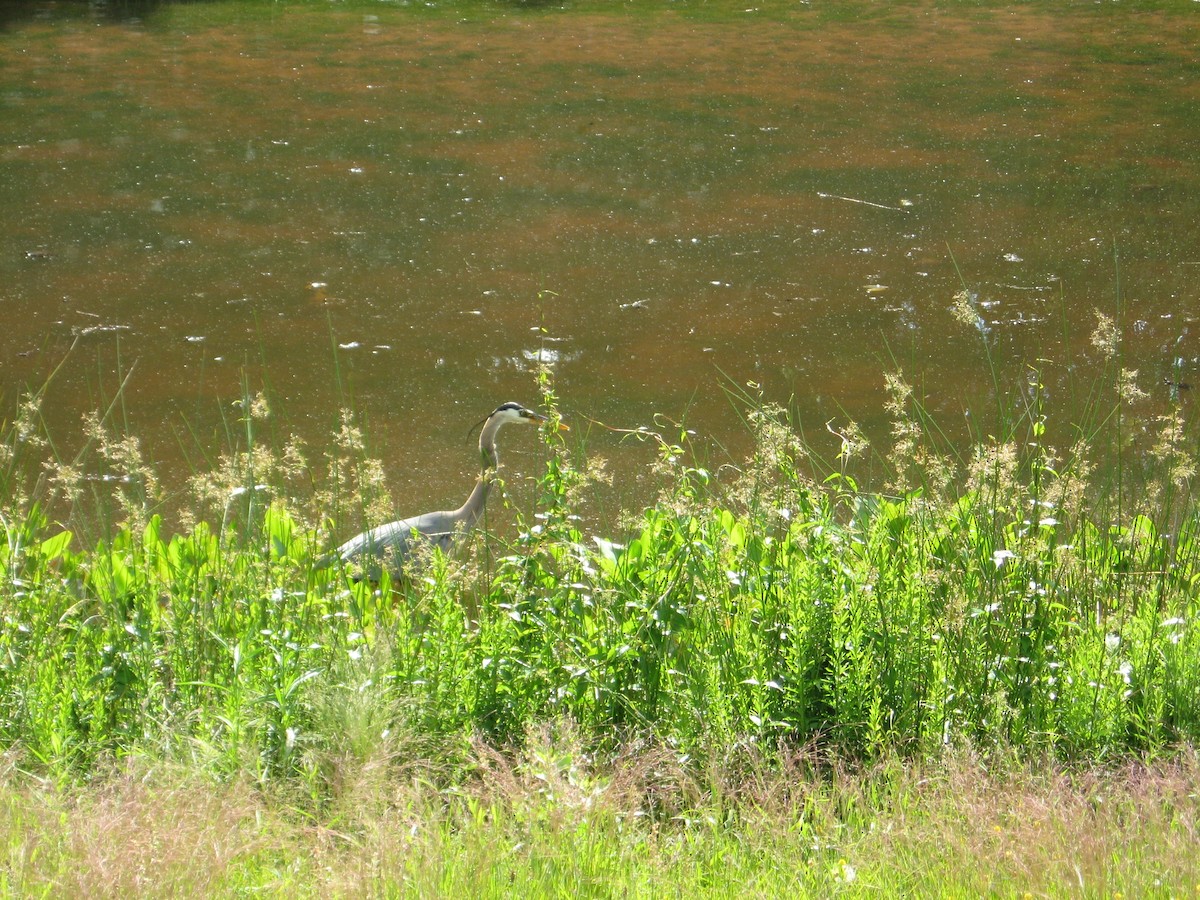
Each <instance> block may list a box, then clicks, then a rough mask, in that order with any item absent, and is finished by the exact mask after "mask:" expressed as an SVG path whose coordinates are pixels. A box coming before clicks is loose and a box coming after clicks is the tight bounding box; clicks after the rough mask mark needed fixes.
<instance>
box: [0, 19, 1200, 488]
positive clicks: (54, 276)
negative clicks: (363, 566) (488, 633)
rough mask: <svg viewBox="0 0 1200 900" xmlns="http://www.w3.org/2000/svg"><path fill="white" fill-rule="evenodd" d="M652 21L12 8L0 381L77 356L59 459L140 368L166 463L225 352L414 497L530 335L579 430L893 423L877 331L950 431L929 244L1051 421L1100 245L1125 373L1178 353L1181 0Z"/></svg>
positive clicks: (947, 299)
mask: <svg viewBox="0 0 1200 900" xmlns="http://www.w3.org/2000/svg"><path fill="white" fill-rule="evenodd" d="M655 5H656V4H645V5H643V7H642V8H641V9H639V10H637V11H635V12H632V13H631V12H628V11H620V12H613V13H608V14H606V13H603V12H598V11H596V10H594V9H592V10H588V9H572V10H566V11H561V10H557V9H553V8H540V9H527V8H524V7H520V6H497V7H490V8H488V7H481V6H477V5H470V6H462V7H458V8H454V7H448V8H447V9H444V10H443V9H438V8H434V9H428V8H422V9H419V10H410V9H407V8H388V7H385V6H384V5H383V4H372V5H361V6H354V5H351V7H350V8H349V9H347V8H345V7H344V6H343V5H341V4H339V5H337V6H335V7H325V6H315V5H314V6H299V5H295V6H293V5H288V4H282V3H281V4H239V3H220V2H216V3H209V4H196V5H185V6H158V7H154V6H151V7H150V8H149V11H148V12H147V13H146V16H145V18H144V20H140V21H135V22H120V21H116V22H114V21H111V20H94V19H91V18H88V17H87V16H86V15H84V16H78V15H76V16H65V17H64V16H63V15H62V13H63V10H64V9H66V7H52V6H50V5H49V4H46V5H42V6H38V5H34V6H32V7H28V8H27V9H32V10H33V13H32V14H28V15H19V16H16V17H15V18H14V19H13V20H12V21H10V22H9V23H8V24H7V26H6V27H5V29H4V30H3V31H2V32H0V134H2V143H0V202H2V208H3V210H4V218H5V227H4V229H3V232H2V234H0V310H2V315H3V323H4V329H3V333H0V360H2V362H3V368H2V369H0V372H2V373H3V374H2V375H0V389H2V390H3V395H4V399H5V402H6V403H8V404H11V402H12V401H13V399H14V397H15V396H16V394H17V393H18V392H19V391H20V390H21V388H22V387H23V386H25V385H28V384H31V383H37V382H39V381H40V380H41V379H42V378H43V377H44V376H45V375H46V373H48V372H49V371H50V370H51V369H52V368H53V367H54V365H56V364H57V363H58V361H59V360H60V359H61V358H62V357H63V355H64V353H66V351H67V348H68V347H70V346H71V344H72V342H73V341H78V344H77V346H76V349H75V350H74V352H73V354H72V356H71V357H70V359H69V360H68V361H67V363H66V364H65V365H64V367H63V369H62V371H61V373H60V375H59V376H58V377H59V381H58V382H57V383H56V387H55V389H54V390H53V391H52V393H51V404H50V406H49V408H48V410H47V415H48V417H49V419H50V423H51V426H52V428H53V429H54V432H55V433H56V434H57V435H59V439H60V441H61V443H62V444H63V446H64V448H69V447H70V446H71V445H72V443H73V442H77V441H78V440H79V436H78V431H79V427H78V422H79V415H80V413H81V412H83V411H85V410H91V409H95V408H97V407H99V406H102V405H105V404H106V403H107V402H108V400H109V399H111V398H112V396H113V394H114V392H115V391H116V389H117V385H118V384H119V382H120V380H121V378H122V377H123V374H124V373H129V377H128V381H127V386H126V391H125V409H126V411H127V415H128V417H129V419H130V420H131V421H132V423H133V426H134V428H135V430H137V431H138V432H139V433H141V434H142V435H143V437H144V439H145V441H146V443H147V446H148V448H149V452H150V454H151V455H152V456H153V457H155V458H157V459H159V460H160V461H162V463H163V464H164V465H165V466H166V467H168V468H169V467H171V466H176V465H178V464H179V460H180V459H181V458H182V452H181V450H180V443H182V444H184V445H186V446H189V447H190V448H192V451H194V449H195V445H196V444H197V442H198V443H199V444H200V445H205V444H208V445H209V446H208V448H207V449H208V450H209V451H210V452H215V451H217V450H219V449H221V448H222V447H223V446H224V445H225V440H226V439H225V437H224V432H223V430H222V426H221V424H220V414H219V412H218V410H219V409H220V408H221V405H224V406H225V408H226V409H227V408H228V404H229V403H230V402H231V401H232V400H235V399H236V398H237V397H238V396H239V395H240V392H241V387H240V385H241V383H242V379H243V376H245V377H246V378H247V380H248V381H249V383H250V385H251V386H252V387H253V388H257V387H258V386H260V385H262V384H263V383H266V384H267V385H268V386H269V391H270V393H271V395H272V397H273V398H274V403H275V411H276V415H277V419H278V420H279V425H278V427H279V429H280V430H281V431H284V432H286V431H290V430H294V431H298V432H300V433H301V434H302V435H304V436H305V437H306V438H307V439H308V440H309V441H310V443H312V444H314V445H316V446H317V447H319V446H320V445H321V442H322V441H326V440H327V439H328V434H329V431H330V429H331V427H332V424H333V423H334V422H335V421H336V416H337V410H338V408H339V407H340V406H342V405H345V404H352V405H353V406H354V407H355V408H356V409H358V410H359V411H360V412H361V413H362V414H363V415H364V416H365V417H366V419H367V421H368V423H369V429H370V431H371V433H372V435H373V437H374V440H375V444H376V446H377V448H378V450H379V452H380V453H381V455H382V456H383V457H384V458H385V460H387V462H388V464H389V466H390V467H391V469H392V471H393V472H394V473H395V475H394V485H393V486H394V488H395V492H396V495H397V502H398V503H400V504H401V505H402V506H403V507H404V508H405V509H407V508H408V507H410V506H413V505H414V504H413V503H412V502H404V498H405V497H406V496H410V495H411V496H416V495H420V496H421V497H422V498H425V497H430V498H433V499H436V500H438V501H440V500H443V499H446V500H449V499H453V498H454V497H455V496H456V495H457V494H458V493H460V492H461V490H462V489H463V485H464V484H465V483H466V479H467V478H468V477H469V476H468V474H467V473H468V470H469V468H470V460H471V459H472V456H471V454H470V452H469V450H468V449H467V447H466V445H465V441H464V438H463V434H464V432H465V430H466V428H467V426H468V425H469V424H470V423H472V422H473V421H475V420H476V419H477V418H478V417H479V416H480V415H482V414H483V413H484V412H486V411H487V410H488V409H490V408H491V407H492V406H494V405H495V404H496V403H498V402H500V401H503V400H508V399H522V400H527V401H530V402H532V400H533V399H535V395H536V391H535V387H534V382H533V379H532V377H531V376H530V374H529V372H530V368H531V365H532V362H531V361H532V360H536V359H537V358H538V357H539V355H541V356H544V357H545V358H547V359H548V360H549V361H551V362H552V363H553V365H554V368H555V371H556V373H557V378H558V389H559V393H560V395H561V397H562V400H563V404H564V407H565V409H566V410H567V411H568V413H569V414H573V415H574V416H575V417H576V419H577V421H582V419H583V417H584V416H591V417H595V418H597V419H601V420H604V421H606V422H609V423H611V424H613V425H617V426H623V427H629V426H635V425H638V424H646V423H649V422H650V420H651V417H652V415H653V414H654V413H655V412H663V413H666V414H668V415H672V416H675V417H680V416H683V415H685V414H686V415H687V416H688V419H689V421H690V422H692V423H693V424H694V425H696V426H697V427H698V428H700V429H701V430H702V431H703V432H705V433H706V434H709V435H711V436H712V437H713V438H714V439H715V440H717V441H719V442H721V443H725V444H732V445H737V444H738V443H739V442H740V441H742V440H743V437H742V436H741V428H740V426H739V425H738V424H737V417H736V415H735V413H734V411H733V409H732V407H731V406H730V404H729V403H728V402H727V400H726V399H725V394H724V391H723V389H722V385H723V384H724V383H725V378H726V374H727V375H728V377H729V378H730V379H732V381H734V382H736V383H739V384H741V383H744V382H746V381H747V380H753V381H756V382H758V383H760V384H761V385H762V386H763V389H764V391H765V394H766V397H767V398H768V399H773V400H779V401H787V399H788V397H789V396H791V395H793V394H794V395H795V397H796V404H795V405H796V408H797V410H798V412H799V414H800V416H801V421H802V422H803V423H804V425H805V427H806V429H807V430H809V431H810V432H820V431H821V430H822V428H823V425H824V422H825V421H826V420H827V419H829V418H831V417H834V416H843V415H844V414H843V413H842V410H845V413H846V414H850V415H853V416H855V417H856V418H858V419H860V420H862V421H864V422H866V423H867V424H868V425H869V426H873V427H875V428H876V430H877V432H880V433H881V432H882V420H881V416H882V403H883V399H884V396H883V388H882V377H881V376H882V372H883V371H884V370H885V369H886V368H889V367H890V362H889V360H890V357H891V356H892V355H894V356H895V357H896V358H897V359H899V360H900V361H901V363H902V365H903V366H904V368H905V370H906V372H907V373H909V374H910V375H911V376H912V377H913V378H914V379H919V380H923V381H924V384H925V389H926V391H927V393H928V399H929V403H930V406H931V407H932V408H933V409H934V410H935V411H937V412H938V413H939V414H941V415H943V416H944V417H945V418H946V419H947V421H949V422H951V423H953V422H957V421H961V417H962V414H963V411H964V409H966V408H968V407H969V408H971V409H974V410H979V411H982V412H983V413H984V414H988V415H990V414H991V413H990V411H991V410H993V409H994V404H993V401H992V400H990V399H989V398H990V396H991V376H990V374H989V372H988V369H987V366H986V364H985V363H984V356H983V352H982V348H981V343H980V335H979V334H978V333H975V332H973V331H971V330H969V329H965V328H964V327H963V326H961V325H959V324H957V323H956V322H955V321H954V320H953V318H952V317H951V315H950V312H949V307H950V304H951V296H952V295H953V293H954V292H955V291H956V290H957V289H958V288H959V286H960V283H959V278H958V276H957V275H956V273H955V266H954V261H952V258H951V253H952V254H953V259H954V260H956V261H957V264H958V266H959V268H960V269H961V271H962V273H963V276H964V277H965V279H966V280H967V282H968V284H969V285H970V287H971V288H972V289H973V290H976V291H977V292H978V295H979V299H980V302H981V307H980V309H981V312H982V313H983V315H984V316H985V318H986V319H987V321H988V327H989V328H990V332H989V339H990V340H991V341H992V342H993V353H994V356H995V358H996V359H997V360H998V361H999V364H1000V368H1001V378H1002V381H1004V382H1005V383H1006V385H1008V386H1009V387H1010V389H1014V390H1015V388H1016V385H1018V384H1019V383H1020V382H1021V380H1022V372H1023V370H1024V365H1025V364H1026V363H1033V362H1036V361H1038V360H1042V361H1044V362H1042V363H1041V364H1042V365H1043V366H1044V367H1045V369H1046V373H1047V378H1046V380H1047V384H1048V386H1049V387H1050V393H1051V400H1052V402H1058V403H1061V404H1062V408H1064V409H1067V410H1068V411H1069V409H1070V406H1071V402H1070V400H1069V394H1070V390H1069V389H1068V388H1067V387H1066V385H1067V384H1068V383H1072V384H1075V385H1076V386H1077V387H1079V388H1086V386H1087V385H1088V384H1090V382H1091V379H1092V378H1093V376H1094V374H1095V373H1096V372H1097V371H1098V366H1099V361H1098V359H1097V357H1096V354H1095V353H1094V351H1093V350H1092V349H1091V347H1090V344H1089V341H1088V336H1089V334H1090V333H1091V330H1092V326H1093V323H1094V319H1093V313H1092V310H1093V309H1094V308H1096V307H1100V308H1102V309H1105V310H1107V311H1109V312H1114V311H1115V310H1116V302H1115V297H1116V294H1117V276H1118V268H1117V266H1116V264H1115V263H1114V246H1115V247H1116V250H1117V252H1118V253H1119V256H1120V265H1119V277H1120V288H1121V293H1122V296H1123V307H1124V316H1125V324H1126V326H1127V327H1126V332H1127V337H1128V338H1129V340H1128V343H1127V345H1126V353H1127V358H1126V361H1125V364H1126V365H1128V366H1129V367H1131V368H1132V367H1136V368H1140V369H1141V370H1142V372H1143V380H1144V383H1145V384H1146V385H1151V386H1154V385H1157V386H1158V387H1156V388H1155V390H1157V391H1158V392H1159V394H1162V393H1163V392H1165V391H1166V388H1165V386H1162V385H1161V381H1162V379H1163V378H1164V377H1166V376H1167V375H1168V374H1169V373H1170V372H1171V371H1172V368H1173V366H1174V360H1175V359H1176V358H1180V359H1182V360H1183V367H1184V371H1185V372H1188V371H1193V372H1194V369H1195V367H1196V363H1197V357H1198V355H1200V347H1198V344H1197V334H1196V331H1197V318H1198V317H1200V302H1198V297H1200V289H1198V287H1197V277H1198V276H1200V225H1198V222H1200V62H1198V57H1197V51H1196V47H1197V46H1200V15H1197V10H1196V9H1195V6H1194V4H1183V3H1181V4H1178V5H1177V6H1176V7H1175V11H1171V10H1170V9H1169V8H1168V10H1167V11H1157V12H1156V11H1152V10H1146V9H1130V8H1128V6H1127V5H1120V6H1117V5H1112V4H1104V5H1095V6H1073V7H1071V8H1069V9H1066V8H1062V5H1061V4H1050V3H1047V4H1044V5H1036V4H1035V5H1024V6H1021V7H1018V8H1016V9H1006V8H1003V5H1000V4H997V5H996V6H995V8H977V7H975V6H971V7H967V6H966V5H959V4H954V5H948V6H942V5H939V4H935V3H915V4H911V5H907V6H904V7H902V8H898V7H891V6H880V5H877V4H870V5H865V6H863V7H861V8H856V7H848V6H846V5H840V6H838V7H836V8H835V10H833V11H822V10H814V9H810V8H808V7H807V6H799V7H797V8H795V9H794V10H791V11H787V10H783V9H782V8H780V9H777V8H776V7H775V6H774V5H773V4H767V5H764V6H762V7H760V8H759V9H758V11H757V12H755V11H749V10H748V11H744V12H743V11H742V10H743V9H745V8H746V7H745V5H740V6H738V7H737V10H736V11H735V9H734V5H732V4H731V5H729V6H728V8H722V9H717V10H714V9H712V8H710V6H711V5H702V6H699V7H688V6H684V5H679V7H678V10H679V11H675V10H673V9H672V7H674V6H675V5H673V4H662V7H663V8H662V9H659V10H657V11H654V10H651V9H649V7H651V6H655ZM854 9H857V12H852V11H851V10H854ZM335 346H337V347H340V349H337V350H336V351H335V350H334V348H335ZM1193 377H1195V376H1193ZM1006 402H1016V401H1015V400H1009V401H1006ZM189 429H191V430H194V432H195V436H192V435H190V434H189V433H188V432H189ZM578 433H579V432H578V430H577V431H576V434H578ZM181 436H182V437H181ZM506 443H510V444H513V445H514V449H517V448H519V447H520V446H521V445H526V446H528V445H527V444H526V442H524V441H522V440H521V439H520V438H518V439H516V440H513V441H506ZM591 444H592V445H593V447H595V448H597V449H599V450H600V452H602V453H604V455H606V456H608V457H610V459H611V460H612V463H613V466H614V468H615V469H616V470H617V471H618V472H619V473H620V472H623V471H624V472H625V473H626V475H628V474H629V473H630V472H632V471H633V470H635V469H637V468H639V467H641V466H643V465H644V463H645V461H646V454H645V452H643V451H638V450H634V449H628V448H627V447H626V446H624V445H618V444H616V443H615V438H613V437H611V436H609V435H607V434H604V433H594V434H593V435H592V437H591ZM193 455H194V454H193ZM459 457H461V461H460V460H459ZM439 458H440V459H442V460H443V463H441V464H440V467H441V468H443V469H444V470H445V471H431V469H432V468H433V467H432V466H431V465H429V464H428V461H430V460H434V459H439ZM508 458H509V459H510V460H512V459H513V458H514V456H513V454H512V453H511V452H510V453H509V455H508ZM515 458H516V460H517V464H518V465H520V458H521V457H520V453H517V455H516V457H515ZM417 505H422V506H423V505H425V502H424V499H422V502H420V503H419V504H417Z"/></svg>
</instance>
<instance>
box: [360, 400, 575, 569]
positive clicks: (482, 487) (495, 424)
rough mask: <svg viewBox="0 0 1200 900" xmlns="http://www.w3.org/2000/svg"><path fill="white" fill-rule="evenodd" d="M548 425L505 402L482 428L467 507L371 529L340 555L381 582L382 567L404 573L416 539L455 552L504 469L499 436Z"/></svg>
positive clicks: (513, 404) (563, 426)
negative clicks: (518, 426)
mask: <svg viewBox="0 0 1200 900" xmlns="http://www.w3.org/2000/svg"><path fill="white" fill-rule="evenodd" d="M545 421H546V417H545V416H543V415H541V414H540V413H535V412H534V411H533V410H529V409H526V408H525V407H523V406H522V405H521V404H519V403H502V404H500V405H499V406H497V407H496V408H495V410H493V411H492V414H491V415H489V416H488V417H487V419H485V420H484V422H483V428H482V429H480V432H479V456H480V459H481V461H482V463H483V471H482V472H481V473H480V475H479V480H478V481H476V482H475V488H474V489H473V490H472V491H471V494H470V496H469V497H467V501H466V502H465V503H464V504H463V505H462V506H460V507H459V508H458V509H448V510H439V511H438V512H427V513H422V514H421V515H419V516H412V517H410V518H407V519H399V520H397V521H395V522H388V523H387V524H385V525H379V526H377V527H375V528H371V529H368V530H367V531H364V532H363V533H362V534H359V535H356V536H354V537H352V538H350V540H348V541H346V543H344V544H342V545H341V546H340V547H338V548H337V551H336V556H337V557H338V558H340V559H341V561H342V562H343V563H344V564H352V565H357V566H358V567H360V568H361V570H362V573H363V575H364V576H365V577H367V578H370V579H371V580H376V579H378V577H379V573H380V569H381V567H382V566H383V565H386V566H387V567H388V570H389V571H391V572H393V573H396V574H399V573H400V571H401V568H402V566H403V564H404V561H405V559H407V557H408V554H409V551H410V548H411V547H412V542H413V539H414V537H415V538H416V539H417V540H418V541H422V542H426V543H429V544H433V545H435V546H437V547H441V548H442V551H443V552H446V553H448V552H450V549H451V548H452V547H453V546H454V543H455V541H457V540H458V539H460V538H461V537H462V535H463V534H465V533H466V532H467V531H470V529H471V528H472V527H474V525H475V523H476V522H477V521H479V516H480V515H481V514H482V513H483V506H484V504H485V503H486V502H487V495H488V490H489V489H490V488H491V484H492V477H493V474H494V472H495V470H496V468H497V467H498V466H499V465H500V458H499V456H498V455H497V453H496V432H498V431H499V430H500V429H501V428H503V427H504V426H505V425H508V424H511V423H517V422H519V423H524V424H527V425H536V424H539V423H541V422H545ZM558 427H559V428H561V429H563V430H564V431H565V430H567V426H566V425H563V424H561V423H560V424H559V426H558Z"/></svg>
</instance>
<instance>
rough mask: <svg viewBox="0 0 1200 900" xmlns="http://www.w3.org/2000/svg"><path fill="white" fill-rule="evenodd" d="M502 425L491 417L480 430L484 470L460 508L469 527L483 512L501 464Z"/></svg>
mask: <svg viewBox="0 0 1200 900" xmlns="http://www.w3.org/2000/svg"><path fill="white" fill-rule="evenodd" d="M500 425H501V422H500V421H499V420H498V419H495V418H490V419H488V420H487V421H486V422H484V423H483V430H482V431H480V432H479V459H480V462H481V463H482V465H483V471H482V472H481V473H480V475H479V480H478V481H476V482H475V487H474V488H473V489H472V490H471V496H469V497H467V502H466V503H464V504H463V505H462V506H461V507H459V510H458V511H459V513H461V514H462V516H463V521H464V522H465V523H466V526H467V527H468V528H472V527H474V525H475V522H476V521H478V519H479V516H480V515H481V514H482V513H483V507H484V504H485V503H487V496H488V491H489V490H490V489H491V486H492V473H493V472H494V471H495V470H496V469H497V468H498V467H499V465H500V456H499V454H498V453H497V452H496V432H497V431H499V430H500Z"/></svg>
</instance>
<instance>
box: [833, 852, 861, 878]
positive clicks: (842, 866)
mask: <svg viewBox="0 0 1200 900" xmlns="http://www.w3.org/2000/svg"><path fill="white" fill-rule="evenodd" d="M831 874H832V875H833V880H834V881H836V882H838V883H840V884H850V883H851V882H852V881H854V879H855V878H857V877H858V873H857V872H856V871H855V870H854V866H852V865H850V863H849V862H847V861H846V859H845V858H842V859H839V860H838V861H837V862H836V863H834V865H833V871H832V873H831Z"/></svg>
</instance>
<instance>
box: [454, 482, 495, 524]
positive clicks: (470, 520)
mask: <svg viewBox="0 0 1200 900" xmlns="http://www.w3.org/2000/svg"><path fill="white" fill-rule="evenodd" d="M491 487H492V479H491V475H490V473H489V472H486V471H485V472H483V473H482V474H481V475H480V476H479V480H478V481H476V482H475V487H474V488H472V489H471V495H470V496H469V497H467V502H466V503H464V504H463V505H462V506H460V507H459V509H458V512H459V514H460V516H461V517H462V521H463V524H464V525H465V526H466V527H467V528H474V527H475V523H476V522H477V521H479V516H480V515H481V514H482V513H483V507H484V504H486V503H487V496H488V491H489V490H490V489H491Z"/></svg>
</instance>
